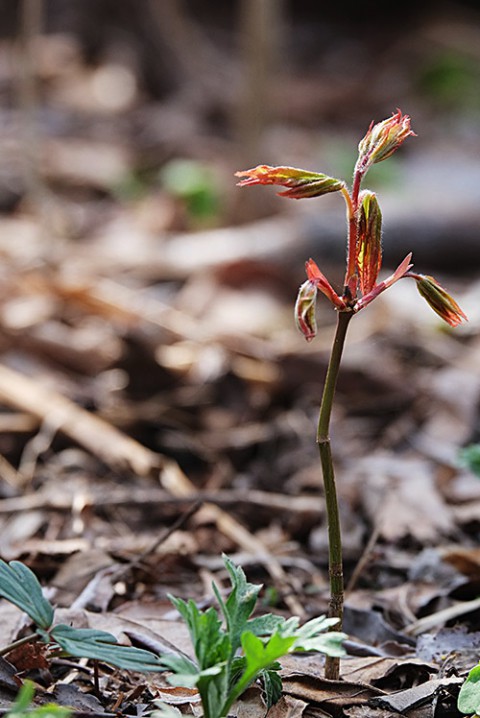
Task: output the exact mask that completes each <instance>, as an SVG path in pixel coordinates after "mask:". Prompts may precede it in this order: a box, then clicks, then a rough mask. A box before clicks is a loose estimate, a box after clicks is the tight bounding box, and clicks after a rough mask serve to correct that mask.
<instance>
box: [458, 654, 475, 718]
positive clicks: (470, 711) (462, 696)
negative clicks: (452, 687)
mask: <svg viewBox="0 0 480 718" xmlns="http://www.w3.org/2000/svg"><path fill="white" fill-rule="evenodd" d="M457 708H458V710H459V711H460V713H463V714H464V715H472V716H473V718H477V717H478V716H479V715H480V663H479V664H478V666H475V668H472V670H471V671H470V673H469V674H468V676H467V678H466V680H465V683H464V684H463V686H462V687H461V688H460V693H459V694H458V699H457Z"/></svg>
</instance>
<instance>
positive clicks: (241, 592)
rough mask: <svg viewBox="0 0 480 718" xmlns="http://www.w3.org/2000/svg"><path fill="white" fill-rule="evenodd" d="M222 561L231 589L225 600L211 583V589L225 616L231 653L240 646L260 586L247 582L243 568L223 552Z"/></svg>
mask: <svg viewBox="0 0 480 718" xmlns="http://www.w3.org/2000/svg"><path fill="white" fill-rule="evenodd" d="M223 562H224V564H225V567H226V569H227V571H228V573H229V574H230V580H231V583H232V590H231V592H230V594H229V596H228V598H227V600H226V601H223V600H222V598H221V596H220V593H219V591H218V588H217V587H216V586H215V584H214V585H213V590H214V591H215V595H216V597H217V600H218V602H219V603H220V607H221V609H222V612H223V614H224V616H225V621H226V623H227V630H228V636H229V639H230V644H231V648H232V655H233V654H234V653H236V651H237V649H238V648H239V647H240V644H241V636H242V633H243V632H244V630H245V628H246V624H247V621H248V619H249V618H250V616H251V615H252V613H253V610H254V608H255V604H256V603H257V598H258V594H259V593H260V590H261V588H262V586H261V585H258V584H253V583H248V581H247V578H246V576H245V572H244V571H243V569H242V568H241V567H240V566H236V565H235V564H234V563H233V561H232V560H231V559H229V558H228V556H226V555H225V554H224V555H223Z"/></svg>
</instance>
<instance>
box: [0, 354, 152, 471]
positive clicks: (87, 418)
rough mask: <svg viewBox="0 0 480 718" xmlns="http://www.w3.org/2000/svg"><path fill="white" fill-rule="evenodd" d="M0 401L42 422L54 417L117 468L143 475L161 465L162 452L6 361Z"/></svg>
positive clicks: (68, 432) (69, 433) (1, 374)
mask: <svg viewBox="0 0 480 718" xmlns="http://www.w3.org/2000/svg"><path fill="white" fill-rule="evenodd" d="M0 402H2V403H6V404H8V405H9V406H13V407H15V408H16V409H20V411H25V412H28V413H29V414H32V415H33V416H35V417H37V419H38V420H39V421H40V422H41V423H45V422H48V420H49V419H50V420H52V418H54V419H55V422H54V423H55V424H56V425H57V426H58V429H59V430H60V431H62V432H63V433H64V434H66V435H67V436H69V437H70V438H71V439H73V440H74V441H75V442H77V443H79V444H81V445H82V446H84V447H85V448H86V449H88V450H89V451H91V452H92V453H93V454H94V455H95V456H97V457H99V458H100V459H101V460H102V461H103V462H104V463H105V464H106V465H107V466H110V467H112V468H114V469H119V468H123V469H125V468H128V469H130V470H132V471H134V473H135V474H137V475H139V476H144V475H147V474H149V473H150V472H151V471H152V470H153V469H154V468H158V467H159V466H160V465H161V461H162V457H161V456H159V455H157V454H155V453H154V452H153V451H150V450H149V449H147V448H146V447H145V446H142V445H141V444H139V443H138V442H137V441H135V440H134V439H131V438H130V437H128V436H126V435H125V434H123V433H122V432H121V431H119V430H118V429H116V428H115V427H114V426H112V425H111V424H108V423H107V422H105V421H103V420H102V419H100V418H99V417H98V416H95V415H94V414H91V413H89V412H88V411H86V410H85V409H82V408H81V407H80V406H77V405H76V404H74V403H73V402H72V401H70V400H69V399H67V398H66V397H64V396H62V395H61V394H58V393H57V392H55V391H54V390H53V389H51V388H47V387H46V386H43V385H42V384H41V383H40V382H38V381H35V380H34V379H30V378H28V377H26V376H23V374H20V373H19V372H17V371H15V370H13V369H10V368H8V367H6V366H3V365H0ZM60 418H61V420H60Z"/></svg>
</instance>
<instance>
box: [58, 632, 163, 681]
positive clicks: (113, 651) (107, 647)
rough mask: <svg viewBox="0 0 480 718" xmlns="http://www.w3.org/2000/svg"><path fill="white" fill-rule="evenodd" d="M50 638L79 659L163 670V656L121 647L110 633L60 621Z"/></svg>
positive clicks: (129, 647)
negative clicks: (75, 626) (73, 626)
mask: <svg viewBox="0 0 480 718" xmlns="http://www.w3.org/2000/svg"><path fill="white" fill-rule="evenodd" d="M50 635H51V637H52V638H53V639H54V640H55V642H56V643H58V645H59V646H60V648H62V649H63V650H64V651H66V653H68V654H69V655H71V656H75V657H77V658H93V659H96V660H99V661H104V662H105V663H110V664H111V665H112V666H116V667H117V668H122V669H124V670H127V671H128V670H129V671H140V672H142V673H144V672H150V671H155V672H158V671H164V670H165V668H164V666H163V665H162V663H161V660H160V658H159V657H158V656H157V655H156V654H155V653H151V652H150V651H146V650H144V649H143V648H135V647H134V646H122V645H121V644H119V643H117V639H116V638H115V636H113V635H112V634H111V633H107V632H106V631H98V630H96V629H94V628H72V626H66V625H64V624H59V625H57V626H54V628H52V630H51V631H50Z"/></svg>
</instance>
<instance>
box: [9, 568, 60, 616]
mask: <svg viewBox="0 0 480 718" xmlns="http://www.w3.org/2000/svg"><path fill="white" fill-rule="evenodd" d="M0 596H2V597H3V598H6V599H7V601H10V602H11V603H13V604H14V605H15V606H18V608H20V609H21V610H22V611H25V613H27V614H28V615H29V616H30V618H31V619H32V621H34V622H35V623H36V624H37V626H39V627H40V628H43V629H45V630H48V629H49V628H50V626H51V625H52V622H53V606H52V605H51V603H50V602H49V601H47V599H46V598H45V596H44V595H43V593H42V587H41V585H40V583H39V581H38V578H37V577H36V576H35V574H34V573H33V571H31V570H30V569H29V568H28V566H25V564H23V563H21V562H20V561H10V563H9V564H8V563H5V561H2V560H1V559H0Z"/></svg>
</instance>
